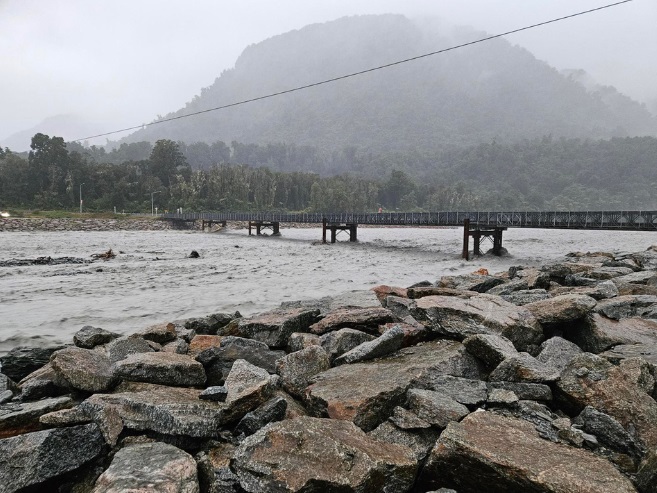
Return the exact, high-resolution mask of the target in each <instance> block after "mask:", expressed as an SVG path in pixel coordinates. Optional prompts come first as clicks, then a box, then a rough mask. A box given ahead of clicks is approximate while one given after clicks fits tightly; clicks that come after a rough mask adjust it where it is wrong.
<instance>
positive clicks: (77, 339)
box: [73, 325, 120, 349]
mask: <svg viewBox="0 0 657 493" xmlns="http://www.w3.org/2000/svg"><path fill="white" fill-rule="evenodd" d="M118 337H120V335H119V334H117V333H115V332H110V331H109V330H105V329H101V328H99V327H92V326H91V325H85V326H84V327H82V328H81V329H80V330H78V331H77V332H76V333H75V335H74V336H73V344H75V345H76V346H77V347H81V348H84V349H93V348H95V347H96V346H100V345H102V344H107V343H108V342H110V341H111V340H113V339H116V338H118Z"/></svg>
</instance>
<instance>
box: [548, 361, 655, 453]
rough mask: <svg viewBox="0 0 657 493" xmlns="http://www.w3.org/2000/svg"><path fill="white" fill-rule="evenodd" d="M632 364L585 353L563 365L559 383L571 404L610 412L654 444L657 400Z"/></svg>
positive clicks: (561, 393)
mask: <svg viewBox="0 0 657 493" xmlns="http://www.w3.org/2000/svg"><path fill="white" fill-rule="evenodd" d="M626 361H630V363H632V360H626ZM635 361H636V360H635ZM633 366H634V365H627V366H626V365H623V364H621V365H619V366H614V365H612V364H611V363H610V362H608V361H607V360H605V359H603V358H601V357H599V356H596V355H594V354H589V353H583V354H581V355H579V356H576V357H575V358H573V359H572V360H571V362H570V363H569V364H568V366H567V367H566V368H565V369H564V371H563V372H562V373H561V379H560V380H559V381H558V382H557V387H558V389H559V393H560V395H561V396H562V397H563V398H565V400H566V401H567V402H569V403H570V404H573V405H574V406H575V407H579V408H580V409H583V408H584V407H586V406H591V407H593V408H594V409H597V410H598V411H601V412H603V413H605V414H608V415H609V416H611V417H612V418H614V419H615V420H616V421H618V422H619V423H620V424H621V425H622V426H623V428H624V429H625V430H630V429H631V428H634V429H635V430H636V435H637V436H638V438H639V439H640V440H641V442H642V444H643V445H645V446H646V447H648V448H654V447H657V426H655V423H657V402H655V400H654V399H652V398H651V397H650V396H649V395H648V394H647V393H646V392H645V389H642V388H641V386H640V384H639V383H638V382H637V380H636V376H635V374H634V373H635V372H634V368H633Z"/></svg>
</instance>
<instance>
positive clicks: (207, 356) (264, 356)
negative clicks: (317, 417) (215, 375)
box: [196, 336, 285, 379]
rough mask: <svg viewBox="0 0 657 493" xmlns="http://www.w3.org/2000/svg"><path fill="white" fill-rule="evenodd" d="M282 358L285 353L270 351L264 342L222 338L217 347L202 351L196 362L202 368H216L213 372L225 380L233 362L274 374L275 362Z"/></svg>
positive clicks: (232, 337) (241, 338)
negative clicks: (257, 367)
mask: <svg viewBox="0 0 657 493" xmlns="http://www.w3.org/2000/svg"><path fill="white" fill-rule="evenodd" d="M206 337H207V336H206ZM283 356H285V351H281V350H275V351H274V350H271V349H269V346H268V345H267V344H265V343H264V342H260V341H254V340H252V339H245V338H243V337H235V336H225V337H222V339H221V342H220V343H219V346H218V347H217V346H214V347H210V348H208V349H206V350H204V351H202V352H201V353H199V354H198V356H196V360H197V361H199V362H200V363H201V364H203V367H204V368H209V367H213V368H214V367H217V368H214V369H213V371H217V370H218V371H221V373H222V374H223V375H224V379H225V376H227V375H228V373H229V372H230V369H231V368H232V366H233V362H234V361H235V360H238V359H243V360H246V361H248V362H249V363H251V364H253V365H255V366H259V367H260V368H264V369H265V370H267V371H268V372H269V373H275V372H276V361H277V360H278V359H279V358H282V357H283Z"/></svg>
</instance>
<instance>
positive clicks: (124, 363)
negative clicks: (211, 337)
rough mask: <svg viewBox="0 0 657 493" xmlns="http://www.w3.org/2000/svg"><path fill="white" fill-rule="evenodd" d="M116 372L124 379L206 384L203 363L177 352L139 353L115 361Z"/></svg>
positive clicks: (193, 385) (180, 384)
mask: <svg viewBox="0 0 657 493" xmlns="http://www.w3.org/2000/svg"><path fill="white" fill-rule="evenodd" d="M113 370H114V374H115V375H116V376H118V377H120V378H122V379H124V380H130V381H133V382H148V383H155V384H161V385H174V386H179V387H188V386H191V387H199V386H202V385H203V384H205V371H204V370H203V365H201V363H199V362H198V361H195V360H194V359H192V358H190V357H189V356H186V355H182V354H175V353H164V352H158V353H137V354H131V355H129V356H128V357H127V358H125V359H122V360H120V361H117V362H116V363H114V366H113Z"/></svg>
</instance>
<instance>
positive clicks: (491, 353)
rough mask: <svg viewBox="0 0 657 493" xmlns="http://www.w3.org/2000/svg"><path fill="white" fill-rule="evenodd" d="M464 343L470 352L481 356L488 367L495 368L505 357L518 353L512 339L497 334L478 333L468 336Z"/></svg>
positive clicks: (478, 356)
mask: <svg viewBox="0 0 657 493" xmlns="http://www.w3.org/2000/svg"><path fill="white" fill-rule="evenodd" d="M463 345H464V346H465V347H466V349H467V350H468V352H469V353H470V354H472V355H473V356H476V357H477V358H479V359H480V360H481V361H482V362H483V363H484V365H485V366H486V367H487V368H495V367H496V366H497V365H499V364H500V363H501V362H502V361H504V360H505V359H507V358H510V357H512V356H516V355H517V354H518V351H517V350H516V348H515V346H514V345H513V343H512V342H511V341H510V340H508V339H507V338H506V337H502V336H498V335H495V334H476V335H473V336H470V337H466V338H465V339H464V341H463Z"/></svg>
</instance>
